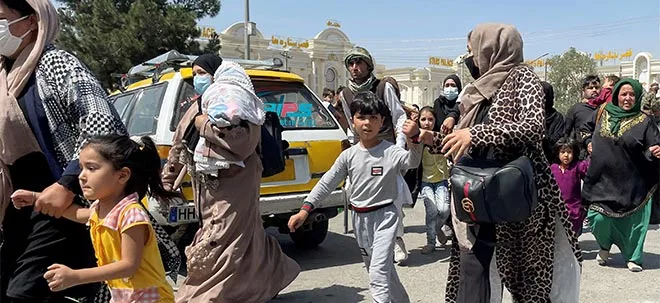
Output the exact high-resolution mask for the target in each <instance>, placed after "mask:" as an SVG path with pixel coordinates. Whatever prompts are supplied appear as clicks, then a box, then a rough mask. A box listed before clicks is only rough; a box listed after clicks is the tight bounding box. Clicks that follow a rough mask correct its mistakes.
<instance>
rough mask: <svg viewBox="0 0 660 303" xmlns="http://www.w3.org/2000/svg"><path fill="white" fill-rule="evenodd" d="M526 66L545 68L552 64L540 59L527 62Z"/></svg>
mask: <svg viewBox="0 0 660 303" xmlns="http://www.w3.org/2000/svg"><path fill="white" fill-rule="evenodd" d="M525 64H527V65H529V66H531V67H544V66H546V65H550V62H548V61H546V60H543V59H539V60H529V61H525Z"/></svg>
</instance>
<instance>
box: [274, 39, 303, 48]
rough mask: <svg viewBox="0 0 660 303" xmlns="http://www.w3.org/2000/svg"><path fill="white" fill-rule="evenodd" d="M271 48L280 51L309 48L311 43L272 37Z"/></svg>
mask: <svg viewBox="0 0 660 303" xmlns="http://www.w3.org/2000/svg"><path fill="white" fill-rule="evenodd" d="M270 47H271V48H278V49H290V48H308V47H309V41H308V40H306V39H296V38H291V37H280V36H272V37H271V39H270Z"/></svg>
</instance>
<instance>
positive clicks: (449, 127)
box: [440, 117, 456, 135]
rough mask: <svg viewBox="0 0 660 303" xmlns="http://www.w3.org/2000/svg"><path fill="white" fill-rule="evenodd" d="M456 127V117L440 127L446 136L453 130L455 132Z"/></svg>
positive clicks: (450, 118)
mask: <svg viewBox="0 0 660 303" xmlns="http://www.w3.org/2000/svg"><path fill="white" fill-rule="evenodd" d="M454 125H456V119H454V117H449V118H447V119H445V121H444V122H442V126H441V127H440V130H442V132H443V133H444V134H445V135H446V134H448V133H451V131H452V130H454Z"/></svg>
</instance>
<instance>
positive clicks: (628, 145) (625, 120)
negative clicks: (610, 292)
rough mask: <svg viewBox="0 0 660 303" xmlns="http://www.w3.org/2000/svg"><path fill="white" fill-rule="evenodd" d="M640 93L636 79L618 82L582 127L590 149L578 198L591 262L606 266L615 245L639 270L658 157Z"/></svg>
mask: <svg viewBox="0 0 660 303" xmlns="http://www.w3.org/2000/svg"><path fill="white" fill-rule="evenodd" d="M642 95H643V90H642V86H641V84H640V83H639V82H638V81H637V80H634V79H623V80H621V81H619V82H618V83H617V84H616V86H615V87H614V92H613V97H612V102H611V103H607V104H605V105H603V106H604V108H603V109H601V110H598V111H596V114H595V116H594V118H593V121H591V123H588V124H587V125H585V126H584V129H583V130H584V131H585V132H586V133H587V134H588V135H587V136H586V137H585V143H586V144H587V146H590V147H593V148H592V150H593V152H592V155H591V165H590V167H589V171H588V172H587V177H586V178H585V181H584V187H583V190H582V198H583V201H584V203H586V204H587V205H588V207H589V212H588V215H587V218H588V219H589V223H590V224H591V229H592V233H593V235H594V237H595V238H596V241H597V242H598V245H599V246H600V251H599V252H598V255H597V256H596V260H597V261H598V264H600V265H606V264H607V263H608V262H609V260H608V259H609V255H610V253H609V251H610V248H611V247H612V244H614V245H616V246H618V247H619V249H620V250H621V254H622V255H623V258H624V260H625V261H626V263H627V266H628V269H630V271H633V272H639V271H642V255H643V249H644V240H645V238H646V232H647V230H648V225H649V218H650V215H651V203H649V202H650V200H651V197H652V195H653V192H654V191H655V190H656V184H658V172H657V167H658V165H657V164H656V163H657V158H660V146H659V144H660V132H658V128H657V127H656V126H655V124H654V123H653V121H651V119H650V118H649V117H648V116H647V115H646V114H644V113H642V112H641V105H642V104H641V103H642V102H641V101H642ZM654 162H656V163H654Z"/></svg>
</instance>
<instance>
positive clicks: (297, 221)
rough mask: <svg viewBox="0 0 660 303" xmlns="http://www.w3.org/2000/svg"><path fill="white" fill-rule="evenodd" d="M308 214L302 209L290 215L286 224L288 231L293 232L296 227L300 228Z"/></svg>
mask: <svg viewBox="0 0 660 303" xmlns="http://www.w3.org/2000/svg"><path fill="white" fill-rule="evenodd" d="M308 216H309V213H308V212H306V211H304V210H301V211H299V212H298V213H297V214H295V215H293V216H291V218H289V224H288V226H289V231H290V232H295V231H296V229H298V228H300V227H301V226H302V225H303V223H305V220H307V217H308Z"/></svg>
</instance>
